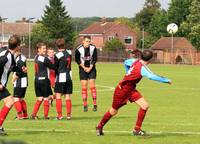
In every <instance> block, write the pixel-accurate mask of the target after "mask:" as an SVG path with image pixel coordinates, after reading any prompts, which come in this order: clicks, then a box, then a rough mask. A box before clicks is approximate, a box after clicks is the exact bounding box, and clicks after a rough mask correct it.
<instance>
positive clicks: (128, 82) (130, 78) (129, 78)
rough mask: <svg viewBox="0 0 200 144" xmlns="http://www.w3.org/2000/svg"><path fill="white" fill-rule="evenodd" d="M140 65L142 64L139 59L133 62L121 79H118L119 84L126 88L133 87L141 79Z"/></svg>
mask: <svg viewBox="0 0 200 144" xmlns="http://www.w3.org/2000/svg"><path fill="white" fill-rule="evenodd" d="M142 66H143V64H142V63H141V62H140V61H139V60H137V61H136V62H134V63H133V64H132V65H131V67H130V69H129V71H128V73H127V74H126V75H125V76H124V78H123V80H121V81H120V83H119V86H120V87H124V88H127V89H135V87H136V84H137V83H138V82H139V81H140V80H141V79H142V75H141V68H142Z"/></svg>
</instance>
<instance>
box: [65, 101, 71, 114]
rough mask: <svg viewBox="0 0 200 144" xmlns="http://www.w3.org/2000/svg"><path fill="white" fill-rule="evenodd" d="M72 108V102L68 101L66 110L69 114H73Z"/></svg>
mask: <svg viewBox="0 0 200 144" xmlns="http://www.w3.org/2000/svg"><path fill="white" fill-rule="evenodd" d="M71 108H72V101H71V100H70V99H69V100H66V109H67V114H71Z"/></svg>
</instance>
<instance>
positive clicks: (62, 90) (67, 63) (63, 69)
mask: <svg viewBox="0 0 200 144" xmlns="http://www.w3.org/2000/svg"><path fill="white" fill-rule="evenodd" d="M56 47H57V48H58V53H56V55H55V66H56V83H55V89H54V91H55V95H56V110H57V118H56V119H57V120H61V119H63V116H62V98H61V96H62V95H64V96H65V103H66V111H67V120H70V119H71V107H72V102H71V98H70V95H71V94H72V90H73V85H72V78H71V75H70V73H71V54H72V53H71V51H70V50H66V47H65V40H64V39H58V40H57V41H56Z"/></svg>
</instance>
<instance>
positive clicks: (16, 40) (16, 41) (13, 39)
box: [8, 35, 21, 50]
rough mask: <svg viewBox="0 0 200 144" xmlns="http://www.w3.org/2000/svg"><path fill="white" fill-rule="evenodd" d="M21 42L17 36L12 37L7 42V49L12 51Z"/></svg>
mask: <svg viewBox="0 0 200 144" xmlns="http://www.w3.org/2000/svg"><path fill="white" fill-rule="evenodd" d="M20 44H21V40H20V37H19V36H18V35H12V36H11V37H10V38H9V40H8V48H9V49H11V50H13V49H15V48H16V47H18V46H20Z"/></svg>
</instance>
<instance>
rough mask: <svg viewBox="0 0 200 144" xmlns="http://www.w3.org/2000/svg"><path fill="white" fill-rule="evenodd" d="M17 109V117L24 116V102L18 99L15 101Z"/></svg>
mask: <svg viewBox="0 0 200 144" xmlns="http://www.w3.org/2000/svg"><path fill="white" fill-rule="evenodd" d="M14 106H15V109H16V111H17V117H18V118H23V110H22V104H21V102H20V101H16V102H15V103H14Z"/></svg>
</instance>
